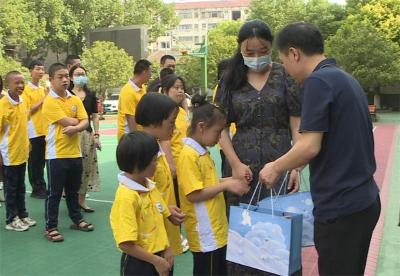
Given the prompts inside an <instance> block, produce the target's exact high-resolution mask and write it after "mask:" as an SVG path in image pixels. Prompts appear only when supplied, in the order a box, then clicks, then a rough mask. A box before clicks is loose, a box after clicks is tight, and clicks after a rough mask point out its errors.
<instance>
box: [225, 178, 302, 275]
mask: <svg viewBox="0 0 400 276" xmlns="http://www.w3.org/2000/svg"><path fill="white" fill-rule="evenodd" d="M259 185H260V183H259V184H258V185H257V187H256V189H255V191H254V194H255V193H256V190H257V188H258V186H259ZM254 194H253V197H252V199H251V200H250V203H251V202H252V200H253V198H254ZM272 207H273V206H272ZM302 221H303V219H302V215H301V214H293V213H289V212H281V211H274V209H273V208H272V209H271V210H270V209H265V208H259V207H257V206H251V205H241V206H231V207H230V216H229V233H228V247H227V253H226V259H227V260H228V261H230V262H234V263H237V264H240V265H244V266H248V267H251V268H255V269H258V270H262V271H266V272H270V273H274V274H278V275H291V274H293V273H294V272H296V271H298V270H300V269H301V236H302Z"/></svg>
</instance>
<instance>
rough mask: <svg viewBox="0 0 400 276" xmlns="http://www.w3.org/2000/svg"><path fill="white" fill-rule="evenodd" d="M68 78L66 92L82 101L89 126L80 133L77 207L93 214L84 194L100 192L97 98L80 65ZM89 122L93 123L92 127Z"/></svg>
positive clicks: (70, 72) (74, 68) (72, 70)
mask: <svg viewBox="0 0 400 276" xmlns="http://www.w3.org/2000/svg"><path fill="white" fill-rule="evenodd" d="M69 77H70V86H69V89H68V90H69V91H71V92H72V93H74V94H75V95H76V96H78V97H79V98H80V99H81V100H82V102H83V106H84V107H85V110H86V113H87V115H88V120H89V126H88V127H87V128H86V130H84V131H82V132H81V151H82V166H83V172H82V182H81V187H80V189H79V205H80V207H81V209H82V210H83V211H84V212H86V213H93V212H94V210H93V209H92V208H90V207H89V206H88V205H87V203H86V193H87V192H98V191H99V190H100V178H99V165H98V159H97V152H96V151H97V149H99V150H101V143H100V134H99V114H98V111H97V97H96V95H95V94H94V93H92V92H91V91H90V90H89V88H88V86H87V83H88V77H87V75H86V69H85V68H83V67H82V66H81V65H74V66H72V68H71V70H69ZM91 122H93V127H92V124H91Z"/></svg>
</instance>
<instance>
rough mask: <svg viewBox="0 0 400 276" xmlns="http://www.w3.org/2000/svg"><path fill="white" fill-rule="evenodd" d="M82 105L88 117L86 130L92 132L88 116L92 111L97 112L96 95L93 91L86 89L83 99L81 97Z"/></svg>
mask: <svg viewBox="0 0 400 276" xmlns="http://www.w3.org/2000/svg"><path fill="white" fill-rule="evenodd" d="M83 106H84V107H85V110H86V113H87V115H88V118H89V126H88V127H87V129H86V130H87V131H89V132H92V131H93V129H92V126H91V124H90V118H91V116H92V114H93V113H98V110H97V97H96V95H95V94H94V93H92V92H90V91H87V92H86V96H85V99H83Z"/></svg>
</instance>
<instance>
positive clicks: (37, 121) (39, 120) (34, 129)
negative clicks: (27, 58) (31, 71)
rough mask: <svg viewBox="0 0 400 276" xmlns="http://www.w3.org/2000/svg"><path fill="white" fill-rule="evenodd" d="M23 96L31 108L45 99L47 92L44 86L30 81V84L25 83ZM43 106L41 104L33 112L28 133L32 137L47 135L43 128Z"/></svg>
mask: <svg viewBox="0 0 400 276" xmlns="http://www.w3.org/2000/svg"><path fill="white" fill-rule="evenodd" d="M22 96H23V98H24V99H25V100H26V101H27V103H28V106H29V110H30V109H31V108H32V106H34V105H36V104H38V103H39V102H41V101H43V99H44V98H45V97H46V94H45V92H44V88H43V87H40V86H36V85H34V84H33V83H31V82H29V83H28V85H25V89H24V93H23V94H22ZM42 107H43V106H41V107H40V108H39V109H38V110H37V111H36V112H35V113H33V114H31V116H30V120H29V122H28V135H29V138H30V139H31V138H36V137H40V136H44V135H45V132H44V129H43V116H42Z"/></svg>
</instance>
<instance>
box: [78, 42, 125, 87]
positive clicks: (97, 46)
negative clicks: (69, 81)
mask: <svg viewBox="0 0 400 276" xmlns="http://www.w3.org/2000/svg"><path fill="white" fill-rule="evenodd" d="M81 57H82V64H83V65H84V66H85V68H86V69H87V71H88V77H89V80H90V87H91V88H92V89H94V90H96V91H97V92H98V93H99V92H100V93H101V94H103V93H104V92H105V91H106V90H107V89H109V88H115V87H119V86H122V85H123V84H124V83H126V81H127V80H128V78H129V77H131V76H132V72H133V58H132V57H131V56H129V55H128V54H127V53H126V52H125V51H124V50H123V49H119V48H118V47H117V46H115V44H114V43H113V42H108V41H96V42H95V43H93V45H92V47H91V48H87V49H85V50H84V51H83V54H82V56H81Z"/></svg>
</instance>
